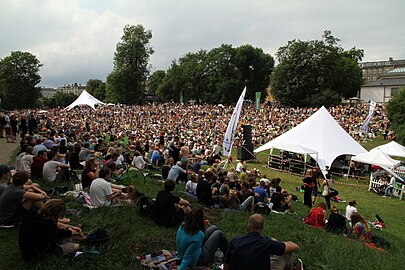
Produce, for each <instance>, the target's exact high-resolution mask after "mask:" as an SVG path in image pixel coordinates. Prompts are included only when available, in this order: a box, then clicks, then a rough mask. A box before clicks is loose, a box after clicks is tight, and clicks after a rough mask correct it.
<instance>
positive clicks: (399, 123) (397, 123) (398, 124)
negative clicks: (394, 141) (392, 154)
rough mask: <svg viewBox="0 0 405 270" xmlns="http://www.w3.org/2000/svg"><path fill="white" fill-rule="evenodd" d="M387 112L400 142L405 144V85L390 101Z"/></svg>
mask: <svg viewBox="0 0 405 270" xmlns="http://www.w3.org/2000/svg"><path fill="white" fill-rule="evenodd" d="M387 114H388V119H389V120H390V121H391V126H392V128H393V129H394V131H395V133H396V135H397V138H398V141H399V143H401V144H402V145H405V87H402V88H400V89H399V92H398V94H397V95H396V96H394V97H392V98H391V100H390V101H389V102H388V105H387Z"/></svg>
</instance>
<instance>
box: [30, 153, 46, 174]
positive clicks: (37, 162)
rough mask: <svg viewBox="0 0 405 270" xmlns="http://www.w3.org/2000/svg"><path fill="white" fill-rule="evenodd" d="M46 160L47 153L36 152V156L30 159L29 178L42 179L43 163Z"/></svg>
mask: <svg viewBox="0 0 405 270" xmlns="http://www.w3.org/2000/svg"><path fill="white" fill-rule="evenodd" d="M47 160H48V158H47V152H46V151H45V150H40V151H38V156H36V157H34V158H33V159H32V164H31V178H32V179H38V178H41V177H42V169H43V168H44V164H45V162H46V161H47Z"/></svg>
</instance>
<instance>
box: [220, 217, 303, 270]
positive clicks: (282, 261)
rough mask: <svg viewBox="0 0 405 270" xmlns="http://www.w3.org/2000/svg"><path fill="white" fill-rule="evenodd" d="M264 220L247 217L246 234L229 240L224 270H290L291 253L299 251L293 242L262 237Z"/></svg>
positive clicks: (291, 263)
mask: <svg viewBox="0 0 405 270" xmlns="http://www.w3.org/2000/svg"><path fill="white" fill-rule="evenodd" d="M263 229H264V218H263V217H262V216H261V215H259V214H253V215H251V216H250V217H249V221H248V233H247V235H245V236H242V237H236V238H234V239H232V240H231V242H230V244H229V248H228V251H227V253H226V255H225V261H224V270H239V269H240V270H245V269H255V270H256V269H260V270H262V269H263V270H264V269H292V265H293V262H294V260H293V252H297V251H298V250H299V246H298V245H297V244H295V243H294V242H291V241H287V242H281V241H277V240H275V239H274V238H270V237H267V236H262V231H263Z"/></svg>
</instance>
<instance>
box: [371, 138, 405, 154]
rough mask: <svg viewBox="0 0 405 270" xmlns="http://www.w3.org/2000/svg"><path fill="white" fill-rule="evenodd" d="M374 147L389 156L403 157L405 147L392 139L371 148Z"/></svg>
mask: <svg viewBox="0 0 405 270" xmlns="http://www.w3.org/2000/svg"><path fill="white" fill-rule="evenodd" d="M374 149H380V150H381V151H383V152H384V153H386V154H387V155H389V156H393V157H405V147H404V146H402V145H400V144H399V143H397V142H394V141H392V142H389V143H386V144H383V145H380V146H377V147H375V148H373V149H372V150H374Z"/></svg>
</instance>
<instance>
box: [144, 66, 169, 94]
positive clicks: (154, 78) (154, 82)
mask: <svg viewBox="0 0 405 270" xmlns="http://www.w3.org/2000/svg"><path fill="white" fill-rule="evenodd" d="M165 77H166V72H165V71H164V70H156V71H155V72H153V74H152V75H151V76H150V77H149V79H148V93H150V94H156V93H157V90H158V88H159V85H161V84H162V83H163V80H164V79H165Z"/></svg>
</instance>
